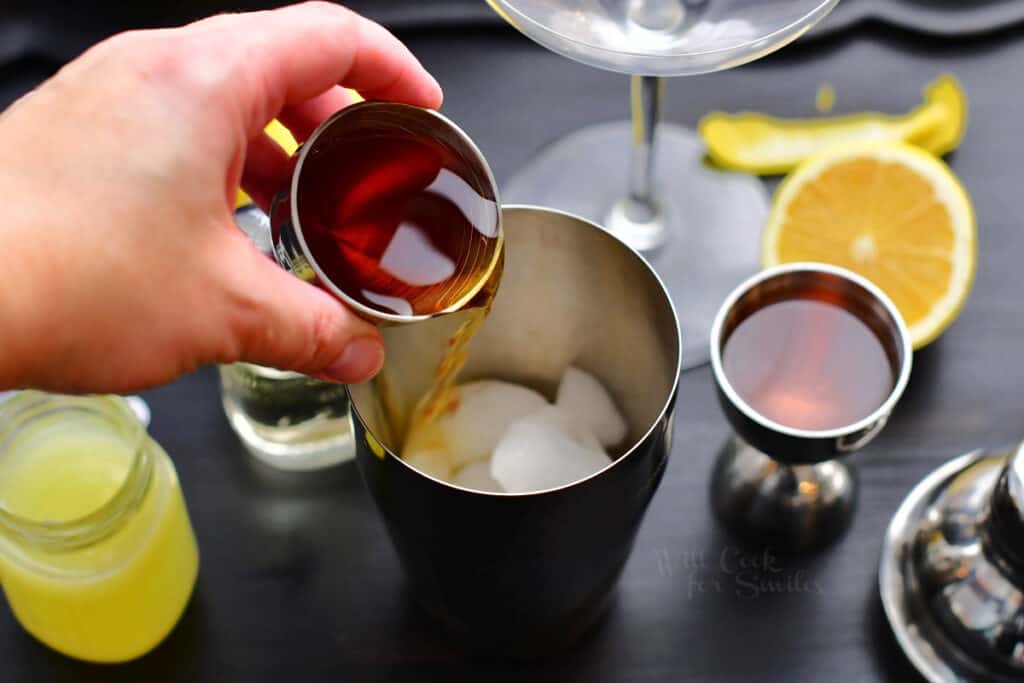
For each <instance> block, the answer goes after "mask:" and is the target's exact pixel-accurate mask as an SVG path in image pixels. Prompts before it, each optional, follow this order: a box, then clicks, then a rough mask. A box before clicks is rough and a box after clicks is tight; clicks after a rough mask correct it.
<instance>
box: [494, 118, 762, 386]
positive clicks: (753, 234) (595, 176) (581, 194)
mask: <svg viewBox="0 0 1024 683" xmlns="http://www.w3.org/2000/svg"><path fill="white" fill-rule="evenodd" d="M654 148H655V151H654V153H655V167H654V178H655V183H656V185H655V197H656V201H657V204H656V207H655V210H654V211H647V212H644V211H637V210H631V209H630V206H629V204H628V202H629V201H630V200H629V199H628V197H626V196H625V195H626V189H627V187H628V185H629V178H628V172H629V168H630V153H631V150H632V127H631V126H630V124H629V123H628V122H614V123H605V124H599V125H595V126H590V127H587V128H584V129H583V130H580V131H577V132H575V133H572V134H571V135H569V136H567V137H565V138H563V139H561V140H559V141H557V142H556V143H555V144H553V145H551V146H550V147H548V148H547V149H545V150H544V151H543V152H542V153H541V154H540V155H539V156H538V157H536V158H535V159H533V160H532V161H531V162H530V163H528V164H527V165H526V166H525V167H524V168H523V169H522V170H520V171H519V172H518V173H517V174H516V175H515V176H514V177H513V178H512V179H511V180H510V181H509V182H508V183H507V184H506V185H505V186H504V187H503V188H502V201H503V202H504V203H506V204H533V205H537V206H546V207H551V208H555V209H560V210H562V211H567V212H569V213H573V214H576V215H578V216H582V217H583V218H587V219H590V220H592V221H594V222H596V223H598V224H600V225H602V226H604V227H605V228H606V229H608V230H609V232H612V233H613V234H616V235H617V236H618V237H619V238H620V239H622V240H623V241H624V242H626V243H627V244H629V245H630V246H632V247H633V248H634V249H636V250H637V251H639V252H641V253H642V254H643V255H644V256H645V257H646V258H647V260H648V261H649V262H650V263H651V265H653V266H654V269H655V270H656V271H657V272H658V275H659V276H661V279H662V280H663V281H664V283H665V286H666V287H667V288H668V291H669V294H670V295H671V296H672V301H673V303H674V304H675V306H676V310H677V311H678V314H679V322H680V327H681V328H682V339H683V367H684V369H689V368H693V367H697V366H700V365H703V364H705V363H707V361H708V357H709V350H708V335H709V333H710V332H711V323H712V321H713V320H714V317H715V313H716V312H717V311H718V307H719V306H720V305H721V303H722V301H724V300H725V297H726V296H727V295H728V294H729V292H731V291H732V289H733V288H734V287H735V286H736V285H738V284H739V283H740V282H741V281H743V280H744V279H745V278H746V277H748V276H749V275H751V274H752V273H754V272H756V271H757V269H758V264H759V248H758V245H759V242H760V235H761V228H762V227H763V225H764V222H765V218H766V216H767V213H768V199H767V194H766V192H765V189H764V187H763V185H762V184H761V182H760V181H759V180H758V179H757V178H753V177H750V176H747V175H741V174H736V173H726V172H722V171H717V170H714V169H712V168H709V167H707V166H706V164H705V163H704V146H703V144H702V143H701V142H700V140H699V138H698V137H697V136H696V134H695V133H693V132H692V131H689V130H687V129H685V128H681V127H678V126H672V125H668V124H659V127H658V131H657V139H656V141H655V145H654ZM636 208H637V207H633V209H636ZM645 214H646V215H645Z"/></svg>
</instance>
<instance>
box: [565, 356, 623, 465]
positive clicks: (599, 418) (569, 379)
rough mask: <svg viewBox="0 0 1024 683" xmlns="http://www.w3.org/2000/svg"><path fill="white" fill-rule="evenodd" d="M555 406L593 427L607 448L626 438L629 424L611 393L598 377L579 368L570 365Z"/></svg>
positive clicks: (599, 439)
mask: <svg viewBox="0 0 1024 683" xmlns="http://www.w3.org/2000/svg"><path fill="white" fill-rule="evenodd" d="M555 405H556V406H558V407H559V408H561V409H562V410H564V411H565V412H567V413H568V414H570V415H572V416H573V417H575V418H576V419H577V420H579V421H581V422H583V423H584V424H585V425H587V426H588V427H590V429H591V431H593V432H594V434H595V435H596V436H597V439H598V441H600V442H601V445H602V446H604V447H606V448H610V447H612V446H616V445H618V444H621V443H622V440H623V439H625V438H626V432H627V429H628V428H627V425H626V421H625V420H624V419H623V418H622V415H621V413H619V411H618V410H617V409H616V407H615V402H614V401H612V397H611V396H610V395H609V394H608V391H607V390H606V389H605V388H604V387H603V386H602V385H601V383H600V382H599V381H597V378H596V377H594V376H593V375H591V374H589V373H587V372H584V371H583V370H580V369H579V368H576V367H572V366H570V367H568V368H567V369H566V371H565V374H563V375H562V381H561V383H560V384H559V385H558V396H557V398H556V399H555Z"/></svg>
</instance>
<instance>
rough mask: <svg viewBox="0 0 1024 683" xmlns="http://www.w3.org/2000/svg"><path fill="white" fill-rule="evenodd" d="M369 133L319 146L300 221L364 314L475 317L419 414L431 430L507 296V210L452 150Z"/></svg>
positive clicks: (302, 186)
mask: <svg viewBox="0 0 1024 683" xmlns="http://www.w3.org/2000/svg"><path fill="white" fill-rule="evenodd" d="M367 128H368V127H367V126H363V127H362V128H361V129H359V130H352V131H345V130H342V131H340V132H338V133H337V134H335V135H334V136H333V137H331V138H326V134H329V133H330V131H327V132H326V133H325V138H321V139H318V140H317V141H316V143H315V144H316V147H315V148H314V149H311V150H310V152H309V155H308V156H307V158H306V160H305V162H304V166H303V169H302V172H301V180H300V183H299V188H298V195H297V206H298V209H299V217H300V220H301V222H302V227H303V235H304V237H305V239H306V242H307V245H308V247H309V250H310V252H311V253H312V254H313V256H314V258H315V260H316V262H317V264H318V265H319V266H320V268H321V270H323V272H324V274H325V275H326V276H327V278H328V279H330V280H331V282H332V283H333V284H335V285H336V286H337V287H338V288H339V289H341V290H342V291H344V292H345V293H346V294H347V295H349V296H350V297H352V298H354V299H355V300H357V301H358V302H360V303H362V304H363V305H365V306H367V307H369V308H371V309H374V310H376V311H380V312H383V313H392V314H399V315H430V314H434V313H438V312H442V311H451V310H457V309H465V313H464V314H463V315H465V316H466V317H465V320H464V321H463V322H462V323H461V324H460V325H459V327H458V328H457V329H456V331H455V332H454V334H453V335H452V337H451V339H449V341H448V347H447V349H446V351H445V354H444V356H443V357H442V359H441V361H440V363H439V364H438V367H437V370H436V371H435V377H434V382H433V384H432V385H431V387H430V389H429V390H428V391H427V393H426V394H425V395H424V396H423V397H422V398H421V400H420V402H419V404H418V405H417V407H416V409H415V411H414V413H413V415H412V418H411V424H410V429H415V428H422V427H424V426H425V425H426V424H429V423H430V422H433V421H434V420H435V419H436V418H437V417H438V416H439V415H441V414H442V413H443V412H444V411H445V410H446V409H447V408H448V407H450V405H449V404H451V403H452V402H453V400H454V398H453V391H452V387H453V385H454V383H455V380H456V378H457V376H458V373H459V371H460V370H461V369H462V366H463V365H464V364H465V362H466V358H467V355H468V350H469V349H468V347H469V343H470V341H471V340H472V338H473V336H474V335H475V334H476V332H477V330H479V329H480V326H481V325H482V324H483V322H484V320H485V319H486V317H487V314H488V313H489V312H490V309H491V304H492V301H493V298H494V295H495V293H496V292H497V288H498V283H499V281H500V279H501V273H502V266H503V260H502V259H503V253H502V246H503V244H502V237H501V235H500V231H499V229H498V207H497V204H496V198H495V197H494V196H493V194H492V193H491V191H490V190H489V189H488V188H489V185H488V179H487V178H483V177H478V176H477V175H475V174H474V173H473V171H472V169H471V168H470V166H469V164H468V163H467V162H466V160H465V159H463V158H462V157H461V156H459V155H458V154H457V153H456V152H455V151H454V150H453V149H451V148H450V147H448V146H446V145H445V144H443V143H442V142H440V141H438V140H433V139H430V138H427V137H425V136H423V135H417V134H416V133H414V132H412V131H406V130H402V129H396V128H395V127H381V128H380V129H377V130H374V129H372V127H370V128H369V129H367ZM485 278H486V284H484V286H483V287H482V288H480V289H479V291H476V294H473V292H474V290H477V288H479V286H480V282H481V280H483V279H485Z"/></svg>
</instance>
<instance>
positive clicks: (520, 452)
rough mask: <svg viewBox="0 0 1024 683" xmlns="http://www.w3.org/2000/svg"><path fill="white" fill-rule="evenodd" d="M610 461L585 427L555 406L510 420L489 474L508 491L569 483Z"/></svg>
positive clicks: (492, 460) (552, 486)
mask: <svg viewBox="0 0 1024 683" xmlns="http://www.w3.org/2000/svg"><path fill="white" fill-rule="evenodd" d="M609 462H611V461H610V460H609V458H608V456H607V455H606V454H605V453H604V452H603V451H602V450H601V448H600V445H599V444H597V443H596V438H595V437H594V436H593V435H592V434H590V433H589V430H588V429H586V428H585V427H581V426H580V425H579V424H578V423H575V421H574V420H573V419H572V418H571V416H566V415H565V414H564V413H563V412H562V411H560V410H557V409H548V410H545V411H542V412H540V413H537V414H534V415H530V416H528V417H525V418H522V419H520V420H518V421H516V422H514V423H512V424H511V425H510V426H509V428H508V429H507V430H506V431H505V434H504V436H503V437H502V438H501V441H500V442H499V443H498V445H497V447H496V448H495V449H494V457H493V458H491V476H493V477H494V479H495V481H497V482H498V484H500V485H501V486H502V488H504V489H505V490H506V491H507V492H509V493H528V492H530V491H540V490H543V489H549V488H555V487H558V486H564V485H566V484H571V483H573V482H575V481H578V480H580V479H583V478H584V477H588V476H590V475H591V474H593V473H595V472H597V471H598V470H600V469H602V468H604V467H605V466H607V465H608V463H609Z"/></svg>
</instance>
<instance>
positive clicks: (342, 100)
mask: <svg viewBox="0 0 1024 683" xmlns="http://www.w3.org/2000/svg"><path fill="white" fill-rule="evenodd" d="M353 101H354V98H353V97H352V96H351V95H350V94H349V93H347V92H345V89H344V88H342V87H340V86H334V87H333V88H331V89H330V90H328V91H327V92H325V93H322V94H320V95H318V96H316V97H314V98H312V99H308V100H306V101H305V102H301V103H299V104H296V105H294V106H291V107H285V108H284V109H283V110H282V111H281V113H280V114H279V115H278V117H277V119H278V120H279V121H280V122H281V123H283V124H284V126H285V128H287V129H288V130H290V131H291V132H292V135H294V136H295V139H296V140H298V141H299V142H305V141H306V140H307V139H308V138H309V136H310V135H312V134H313V131H314V130H316V129H317V126H319V125H320V124H321V123H323V121H324V120H325V119H326V118H327V117H328V116H330V115H332V114H334V113H335V112H337V111H338V110H339V109H344V108H345V107H347V106H348V105H350V104H352V102H353Z"/></svg>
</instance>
